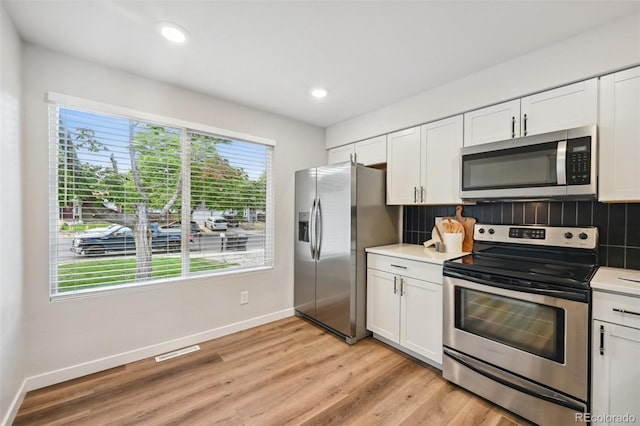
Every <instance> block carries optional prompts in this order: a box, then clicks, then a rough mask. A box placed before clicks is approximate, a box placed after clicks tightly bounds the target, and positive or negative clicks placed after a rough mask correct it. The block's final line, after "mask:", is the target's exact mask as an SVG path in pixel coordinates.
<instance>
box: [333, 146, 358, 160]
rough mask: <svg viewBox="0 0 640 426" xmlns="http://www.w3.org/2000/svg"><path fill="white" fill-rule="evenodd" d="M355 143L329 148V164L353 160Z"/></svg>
mask: <svg viewBox="0 0 640 426" xmlns="http://www.w3.org/2000/svg"><path fill="white" fill-rule="evenodd" d="M355 152H356V151H355V147H354V144H352V143H351V144H349V145H344V146H339V147H337V148H331V149H330V150H329V153H328V155H329V164H336V163H343V162H345V161H353V155H354V154H355Z"/></svg>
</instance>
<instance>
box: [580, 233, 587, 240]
mask: <svg viewBox="0 0 640 426" xmlns="http://www.w3.org/2000/svg"><path fill="white" fill-rule="evenodd" d="M578 238H580V239H581V240H586V239H587V238H589V236H588V235H587V234H586V233H585V232H581V233H580V235H578Z"/></svg>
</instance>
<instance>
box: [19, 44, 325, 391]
mask: <svg viewBox="0 0 640 426" xmlns="http://www.w3.org/2000/svg"><path fill="white" fill-rule="evenodd" d="M23 54H24V77H23V78H24V93H23V100H24V104H25V107H24V121H25V123H28V125H27V126H25V127H24V139H23V140H24V146H23V168H24V170H23V179H24V189H25V193H26V194H28V195H26V196H25V199H24V204H23V208H24V212H25V213H24V223H25V224H28V225H25V229H24V241H25V242H24V244H25V253H27V258H26V259H25V270H24V278H25V292H26V303H27V316H28V342H27V348H28V357H27V364H26V374H27V376H36V377H31V378H30V379H29V382H28V387H29V388H32V387H40V386H43V385H47V384H49V383H51V382H53V381H58V380H62V379H66V378H69V377H73V376H74V375H77V374H78V373H83V372H90V371H92V370H95V369H97V368H106V367H108V366H110V365H111V364H114V363H115V364H118V363H121V362H122V361H125V360H129V359H135V358H139V357H140V356H149V355H151V354H152V352H155V353H158V352H163V351H165V350H168V349H169V348H171V347H172V346H174V347H181V346H184V345H185V344H186V343H188V342H190V341H194V340H195V341H199V340H202V338H209V337H211V336H213V335H216V333H217V331H215V330H216V329H219V328H220V327H225V326H229V325H230V324H236V323H239V322H243V321H247V320H251V319H255V318H258V317H261V316H267V317H266V319H272V318H277V317H279V316H283V315H290V314H292V313H293V310H292V307H293V264H292V259H293V207H294V199H293V198H294V171H295V170H297V169H302V168H306V167H310V166H313V165H318V164H322V163H323V162H324V159H325V151H324V140H325V139H324V138H325V134H324V130H323V129H321V128H317V127H313V126H310V125H307V124H302V123H300V122H296V121H293V120H290V119H287V118H283V117H281V116H277V115H274V114H271V113H266V112H262V111H257V110H254V109H250V108H247V107H243V106H240V105H237V104H234V103H230V102H226V101H222V100H219V99H215V98H212V97H210V96H205V95H202V94H198V93H195V92H191V91H187V90H183V89H180V88H177V87H174V86H170V85H167V84H162V83H159V82H156V81H152V80H148V79H145V78H142V77H138V76H135V75H132V74H128V73H124V72H120V71H117V70H114V69H110V68H106V67H103V66H100V65H97V64H93V63H89V62H86V61H81V60H77V59H73V58H70V57H67V56H63V55H61V54H57V53H54V52H52V51H48V50H44V49H42V48H39V47H35V46H32V45H29V44H25V48H24V52H23ZM211 78H215V73H212V74H211ZM49 91H53V92H58V93H62V94H66V95H71V96H77V97H81V98H85V99H90V100H94V101H99V102H103V103H108V104H114V105H120V106H124V107H127V108H132V109H136V110H140V111H146V112H149V113H154V114H160V115H164V116H169V117H175V118H178V119H184V120H188V121H192V122H196V123H202V124H207V125H211V126H215V127H218V128H222V129H228V130H232V131H237V132H242V133H246V134H251V135H254V136H262V137H265V138H270V139H274V140H276V141H277V145H276V148H275V151H274V166H273V167H274V193H275V268H274V270H272V271H266V272H259V273H246V274H242V275H235V276H226V277H218V278H211V279H193V280H190V281H186V282H183V283H180V284H179V285H166V286H160V287H152V288H145V289H140V290H136V291H131V292H126V293H115V294H106V295H100V296H93V297H87V298H83V299H74V300H64V301H56V302H50V301H49V298H48V294H49V290H48V286H49V278H48V261H47V259H48V246H47V244H48V242H47V237H46V236H47V232H48V228H47V218H46V212H47V206H48V183H47V168H48V159H47V152H48V150H47V146H48V133H47V126H48V122H47V105H46V103H45V101H44V99H45V93H47V92H49ZM241 290H248V291H249V292H250V303H249V304H248V305H243V306H241V305H240V304H239V301H240V291H241ZM264 319H265V318H262V319H261V320H264ZM258 321H260V320H258ZM247 324H253V323H251V322H249V323H244V325H247ZM212 330H213V331H212ZM232 330H233V328H227V329H225V330H224V331H232ZM185 336H187V338H185ZM189 336H191V337H189ZM173 339H178V340H177V341H173V342H169V343H167V344H165V345H162V344H161V343H163V342H168V341H172V340H173ZM159 344H160V345H159ZM189 344H191V343H189ZM158 345H159V346H158ZM141 348H146V349H143V350H140V349H141ZM171 349H173V348H171ZM131 351H133V352H131ZM118 354H121V355H122V356H119V357H118V356H116V357H115V358H113V356H114V355H118ZM110 357H111V358H110ZM103 358H106V359H103ZM83 363H89V364H85V365H83ZM73 366H76V367H75V368H73ZM69 367H72V368H69ZM59 369H62V370H60V371H56V370H59ZM39 375H40V376H39Z"/></svg>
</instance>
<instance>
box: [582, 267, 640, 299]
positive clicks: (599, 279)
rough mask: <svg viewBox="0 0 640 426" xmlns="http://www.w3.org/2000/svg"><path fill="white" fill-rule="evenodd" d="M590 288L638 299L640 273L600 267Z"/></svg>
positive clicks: (639, 294) (639, 295)
mask: <svg viewBox="0 0 640 426" xmlns="http://www.w3.org/2000/svg"><path fill="white" fill-rule="evenodd" d="M621 278H627V280H624V279H621ZM629 280H635V281H629ZM591 288H592V289H594V290H602V291H613V292H616V293H623V294H627V295H630V296H638V297H640V271H636V270H634V269H621V268H609V267H607V266H601V267H600V268H598V271H597V272H596V274H595V275H594V277H593V279H592V280H591Z"/></svg>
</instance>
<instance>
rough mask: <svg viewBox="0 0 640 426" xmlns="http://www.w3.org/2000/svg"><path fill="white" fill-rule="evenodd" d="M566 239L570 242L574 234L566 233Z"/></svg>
mask: <svg viewBox="0 0 640 426" xmlns="http://www.w3.org/2000/svg"><path fill="white" fill-rule="evenodd" d="M564 237H565V238H566V239H568V240H569V239H571V238H573V234H572V233H571V232H565V233H564Z"/></svg>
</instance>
